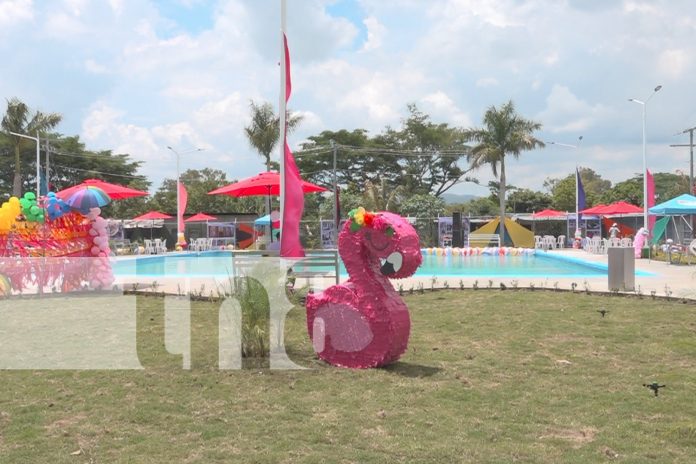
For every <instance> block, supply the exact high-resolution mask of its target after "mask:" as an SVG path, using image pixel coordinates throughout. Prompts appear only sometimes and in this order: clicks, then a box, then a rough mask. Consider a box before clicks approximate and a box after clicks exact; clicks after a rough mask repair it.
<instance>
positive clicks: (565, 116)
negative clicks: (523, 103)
mask: <svg viewBox="0 0 696 464" xmlns="http://www.w3.org/2000/svg"><path fill="white" fill-rule="evenodd" d="M609 113H610V112H609V110H608V109H607V108H606V107H604V106H603V105H600V104H596V105H590V104H589V103H587V102H585V101H583V100H581V99H579V98H578V97H577V96H575V95H574V94H573V93H572V92H571V91H570V89H568V87H565V86H562V85H554V86H553V88H552V89H551V92H550V93H549V95H548V97H546V108H545V109H544V110H543V111H542V112H541V113H540V114H539V115H537V119H538V120H540V121H543V124H544V129H545V130H548V131H550V132H552V133H564V132H574V133H582V132H584V131H587V130H589V129H590V128H592V127H593V126H594V125H596V124H598V123H601V122H602V121H603V120H604V119H606V118H607V116H608V115H609Z"/></svg>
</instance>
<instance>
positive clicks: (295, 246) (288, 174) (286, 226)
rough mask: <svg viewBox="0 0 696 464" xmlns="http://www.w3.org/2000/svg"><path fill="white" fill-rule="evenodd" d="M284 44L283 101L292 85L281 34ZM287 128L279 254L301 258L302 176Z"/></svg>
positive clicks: (286, 53)
mask: <svg viewBox="0 0 696 464" xmlns="http://www.w3.org/2000/svg"><path fill="white" fill-rule="evenodd" d="M283 43H284V45H285V101H286V102H287V101H288V99H289V98H290V91H291V89H292V86H291V84H290V51H289V50H288V39H287V37H286V36H285V34H283ZM287 134H288V128H287V121H286V123H285V130H284V137H283V139H284V140H283V142H284V143H285V151H284V155H283V158H284V163H285V169H284V184H285V187H284V188H285V190H284V192H282V193H283V197H284V200H285V202H284V205H283V218H282V220H283V224H282V227H281V234H280V256H283V257H285V258H301V257H303V256H304V255H305V253H304V249H303V248H302V244H301V243H300V219H302V213H303V211H304V193H303V192H302V178H301V177H300V170H299V169H298V168H297V164H295V157H294V156H292V151H290V146H289V145H288V140H287Z"/></svg>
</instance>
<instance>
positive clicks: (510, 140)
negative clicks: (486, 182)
mask: <svg viewBox="0 0 696 464" xmlns="http://www.w3.org/2000/svg"><path fill="white" fill-rule="evenodd" d="M483 124H484V127H483V128H480V129H479V128H470V129H466V130H465V131H464V138H465V140H466V141H468V142H476V143H478V145H476V146H474V147H473V148H472V149H471V152H470V153H469V154H468V155H467V160H468V161H469V163H470V164H471V167H472V169H477V168H479V167H480V166H482V165H484V164H490V165H491V168H492V169H493V175H494V176H495V177H496V178H498V180H499V183H500V184H499V185H500V188H499V190H498V199H499V201H500V243H501V244H503V243H504V241H505V187H506V184H505V181H506V178H505V156H506V155H512V156H513V157H514V158H518V157H519V156H520V153H521V152H522V151H523V150H533V149H535V148H543V147H544V142H542V141H541V140H539V139H537V138H536V137H534V135H533V133H534V132H535V131H538V130H540V129H541V124H540V123H538V122H535V121H531V120H529V119H524V118H523V117H522V116H520V115H519V114H517V113H516V111H515V105H514V104H513V103H512V100H510V101H508V102H507V103H505V104H504V105H503V106H501V107H500V108H496V107H495V106H491V107H490V108H488V109H487V110H486V113H485V114H484V116H483Z"/></svg>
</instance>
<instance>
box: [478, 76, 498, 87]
mask: <svg viewBox="0 0 696 464" xmlns="http://www.w3.org/2000/svg"><path fill="white" fill-rule="evenodd" d="M498 84H500V82H498V79H496V78H495V77H482V78H480V79H477V80H476V87H493V86H496V85H498Z"/></svg>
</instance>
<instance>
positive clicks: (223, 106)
mask: <svg viewBox="0 0 696 464" xmlns="http://www.w3.org/2000/svg"><path fill="white" fill-rule="evenodd" d="M248 113H249V102H248V101H245V100H244V99H243V98H242V96H241V94H240V93H239V92H234V93H232V94H230V95H227V96H226V97H224V98H221V99H218V100H212V101H209V102H208V103H206V104H205V105H203V106H202V107H201V108H200V109H198V110H197V111H196V112H195V113H194V115H193V119H194V121H195V122H196V126H197V127H201V128H205V130H206V132H209V133H211V134H223V133H227V134H230V135H231V136H232V137H241V136H242V128H243V127H244V123H245V122H246V121H245V120H246V118H247V114H248Z"/></svg>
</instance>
